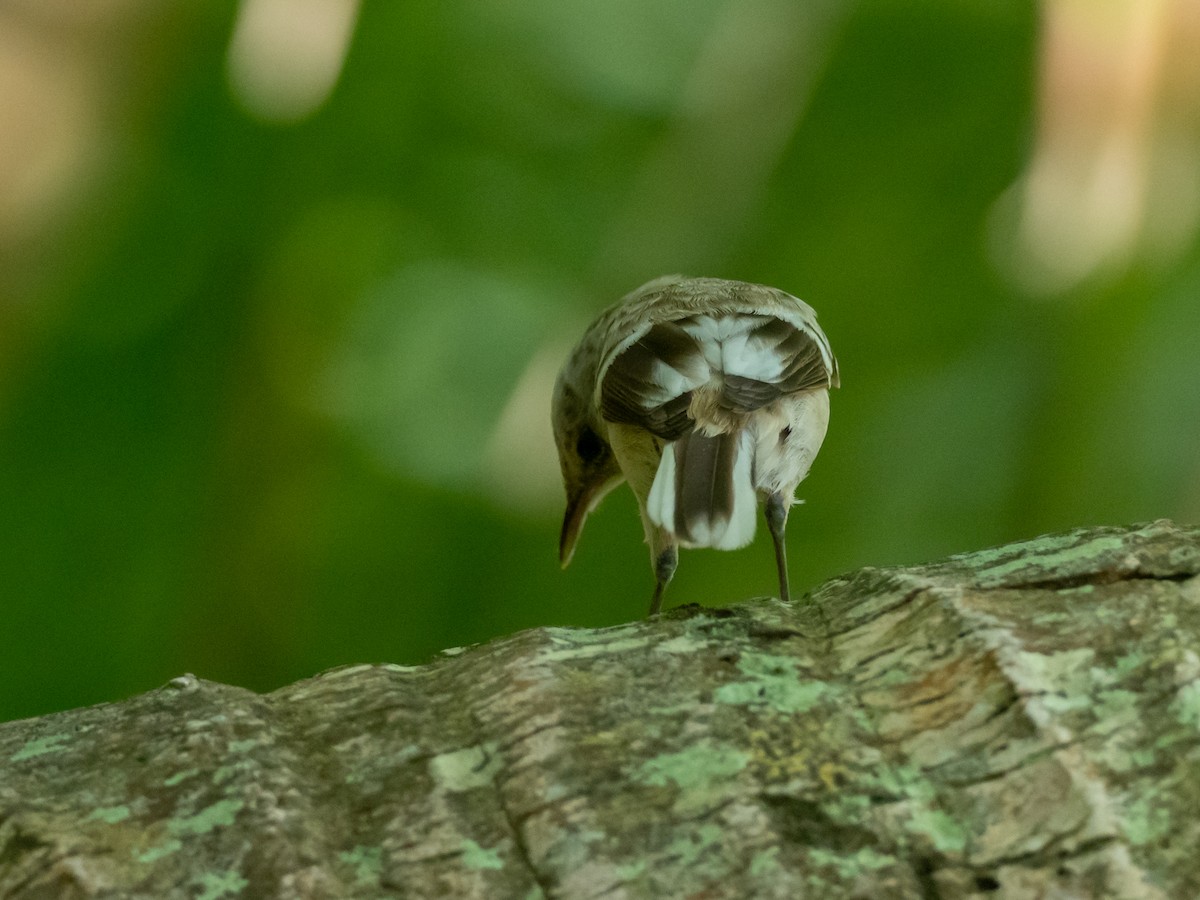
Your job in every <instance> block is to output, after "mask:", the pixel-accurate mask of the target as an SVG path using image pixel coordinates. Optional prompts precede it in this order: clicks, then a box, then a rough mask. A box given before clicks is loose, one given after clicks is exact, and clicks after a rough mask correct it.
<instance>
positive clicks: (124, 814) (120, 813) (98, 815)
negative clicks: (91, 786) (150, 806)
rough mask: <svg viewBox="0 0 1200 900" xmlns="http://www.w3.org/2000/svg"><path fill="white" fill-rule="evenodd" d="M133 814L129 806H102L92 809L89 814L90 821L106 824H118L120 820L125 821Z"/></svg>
mask: <svg viewBox="0 0 1200 900" xmlns="http://www.w3.org/2000/svg"><path fill="white" fill-rule="evenodd" d="M130 815H132V813H131V811H130V809H129V807H128V806H125V805H121V806H102V807H100V808H99V809H94V810H92V813H91V815H89V816H88V821H90V822H104V823H105V824H106V825H116V824H117V823H118V822H124V821H125V820H126V819H128V818H129V817H130Z"/></svg>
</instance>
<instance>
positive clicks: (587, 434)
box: [575, 425, 608, 463]
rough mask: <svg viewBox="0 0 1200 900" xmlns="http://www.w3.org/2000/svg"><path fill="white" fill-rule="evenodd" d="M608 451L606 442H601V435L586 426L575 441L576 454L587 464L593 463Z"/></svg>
mask: <svg viewBox="0 0 1200 900" xmlns="http://www.w3.org/2000/svg"><path fill="white" fill-rule="evenodd" d="M607 449H608V448H607V447H605V446H604V441H602V440H600V435H598V434H596V432H594V431H592V429H591V428H589V427H588V426H586V425H584V426H583V430H582V431H581V432H579V438H578V439H577V440H576V441H575V452H576V453H578V454H579V458H580V459H582V460H583V461H584V462H585V463H593V462H595V461H596V460H598V459H599V458H600V457H601V456H603V455H604V453H605V452H606V450H607Z"/></svg>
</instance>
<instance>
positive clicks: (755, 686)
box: [713, 650, 831, 715]
mask: <svg viewBox="0 0 1200 900" xmlns="http://www.w3.org/2000/svg"><path fill="white" fill-rule="evenodd" d="M737 667H738V671H740V672H741V673H742V674H743V675H745V676H746V678H745V680H742V681H734V682H730V683H728V684H723V685H721V686H720V687H719V688H717V690H716V691H715V692H714V694H713V699H715V700H716V701H717V702H718V703H728V704H731V705H735V706H763V707H768V708H770V709H773V710H775V711H776V712H780V713H784V714H785V715H795V714H796V713H803V712H808V711H809V710H811V709H812V708H813V707H815V706H816V705H817V704H818V703H819V702H820V701H821V699H822V698H823V697H824V696H825V695H826V694H827V693H829V691H830V690H831V688H830V686H829V683H828V682H825V681H819V680H816V679H811V678H805V677H803V676H802V675H801V674H800V672H799V667H798V664H797V662H796V660H795V659H792V658H791V657H788V656H778V655H775V654H771V653H762V652H760V651H756V650H747V651H745V652H743V653H742V654H741V656H740V657H739V659H738V663H737Z"/></svg>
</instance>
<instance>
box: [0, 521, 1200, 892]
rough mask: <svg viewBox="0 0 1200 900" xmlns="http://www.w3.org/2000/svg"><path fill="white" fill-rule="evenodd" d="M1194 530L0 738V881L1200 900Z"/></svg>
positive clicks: (502, 643)
mask: <svg viewBox="0 0 1200 900" xmlns="http://www.w3.org/2000/svg"><path fill="white" fill-rule="evenodd" d="M1197 573H1200V529H1195V528H1183V527H1178V526H1175V525H1173V524H1171V523H1170V522H1165V521H1160V522H1155V523H1152V524H1149V525H1142V526H1133V527H1130V528H1115V527H1113V528H1109V527H1105V528H1088V529H1080V530H1077V531H1073V532H1069V533H1066V534H1059V535H1050V536H1046V537H1041V538H1037V539H1034V540H1031V541H1025V542H1021V543H1017V544H1011V545H1008V546H1005V547H1001V548H998V549H993V550H986V551H980V552H977V553H971V554H965V555H961V556H956V557H951V558H949V559H947V560H944V561H942V562H939V563H936V564H931V565H924V566H914V567H908V568H891V569H873V568H868V569H863V570H861V571H858V572H855V573H853V574H850V575H847V576H843V577H839V578H835V579H833V580H831V581H829V582H827V583H826V584H824V585H823V586H821V587H820V588H818V589H817V590H816V591H814V592H813V593H812V594H810V595H809V596H808V597H806V598H804V599H803V600H801V601H798V602H796V603H794V604H792V605H784V604H782V603H780V602H778V601H775V600H758V601H750V602H747V603H745V604H742V605H739V606H736V607H733V608H731V609H701V608H696V607H690V608H683V609H678V610H674V611H672V612H670V613H667V614H665V615H663V616H662V617H660V618H658V619H655V620H648V621H642V622H635V623H631V624H628V625H622V626H618V627H614V628H606V629H599V630H584V629H567V628H541V629H536V630H532V631H527V632H523V633H521V634H517V635H514V636H512V637H509V638H504V639H501V640H496V641H493V642H491V643H488V644H486V645H482V646H477V647H472V648H468V649H465V650H457V651H452V652H448V653H445V654H443V655H442V656H440V657H439V658H438V659H437V660H435V661H434V662H432V663H430V664H428V665H424V666H419V667H404V666H394V665H380V666H356V667H350V668H343V669H337V670H333V671H331V672H327V673H325V674H323V675H320V676H318V677H316V678H312V679H309V680H306V681H303V682H299V683H297V684H294V685H291V686H288V687H285V688H283V689H281V690H278V691H275V692H273V693H271V694H267V695H258V694H254V693H252V692H250V691H246V690H243V689H240V688H235V687H229V686H226V685H221V684H215V683H211V682H206V681H202V680H199V679H196V678H194V677H191V676H184V677H181V678H178V679H175V680H174V681H172V682H171V683H170V684H168V685H166V686H164V687H162V688H160V689H158V690H154V691H151V692H149V693H146V694H143V695H141V696H138V697H134V698H132V699H129V700H126V701H123V702H120V703H112V704H106V705H101V706H96V707H91V708H87V709H79V710H73V711H69V712H64V713H57V714H53V715H48V716H44V717H42V718H38V719H29V720H25V721H20V722H10V723H7V724H4V725H0V897H4V898H57V897H79V898H89V897H121V898H174V897H181V898H182V897H187V898H204V900H217V898H225V897H230V898H233V897H247V898H258V897H289V898H290V897H296V898H326V897H327V898H351V897H352V898H368V900H369V898H392V897H478V898H489V900H490V898H506V897H514V898H529V900H533V898H539V897H542V898H553V897H563V898H589V897H596V898H601V897H603V898H614V900H615V898H643V897H644V898H652V897H654V898H657V897H704V898H724V897H763V898H771V897H778V898H803V897H813V898H841V897H847V898H851V897H853V898H888V897H897V898H907V897H912V898H920V900H929V898H959V897H979V898H1042V897H1062V898H1092V897H1094V898H1126V897H1128V898H1139V900H1141V898H1151V900H1153V898H1164V900H1166V898H1178V897H1197V896H1200V853H1197V847H1200V817H1197V816H1196V814H1195V810H1196V809H1197V808H1198V807H1200V579H1198V578H1197Z"/></svg>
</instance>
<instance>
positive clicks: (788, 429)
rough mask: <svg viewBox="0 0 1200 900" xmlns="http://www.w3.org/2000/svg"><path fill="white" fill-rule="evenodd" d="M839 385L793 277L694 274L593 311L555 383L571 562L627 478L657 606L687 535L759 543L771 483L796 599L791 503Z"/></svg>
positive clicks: (699, 543)
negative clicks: (784, 286)
mask: <svg viewBox="0 0 1200 900" xmlns="http://www.w3.org/2000/svg"><path fill="white" fill-rule="evenodd" d="M837 385H838V368H837V360H836V359H835V358H834V355H833V352H832V350H831V349H830V347H829V342H828V340H827V339H826V337H825V334H824V333H823V332H822V331H821V329H820V327H819V326H818V325H817V316H816V313H815V312H814V311H813V310H812V308H811V307H810V306H808V305H807V304H806V303H804V302H803V301H801V300H797V299H796V298H795V297H792V296H791V295H789V294H786V293H784V292H783V291H780V290H777V289H775V288H771V287H766V286H764V285H758V284H748V283H746V282H741V281H725V280H722V279H717V278H684V277H682V276H669V277H666V278H660V279H657V280H655V281H652V282H650V283H649V284H646V285H643V286H642V287H640V288H638V289H637V290H636V291H634V292H633V293H631V294H629V295H628V296H626V297H625V298H624V299H622V300H621V301H620V302H619V303H618V304H616V305H615V306H613V307H610V308H609V309H608V310H606V311H605V312H604V313H602V314H601V315H600V317H599V318H598V319H597V320H596V321H595V322H594V323H592V325H591V327H589V328H588V330H587V332H586V333H585V334H584V336H583V339H582V340H581V341H580V342H579V344H578V345H577V346H576V347H575V349H574V350H573V351H572V353H571V355H570V357H569V358H568V359H567V362H566V364H565V365H564V366H563V369H562V372H561V373H560V374H559V377H558V382H557V384H556V385H555V390H554V408H553V419H554V434H555V441H556V443H557V445H558V453H559V461H560V463H561V466H562V474H563V482H564V484H565V486H566V490H567V511H566V516H565V517H564V520H563V529H562V536H561V540H560V545H559V551H560V557H561V560H562V563H563V565H564V566H565V565H566V564H567V563H568V562H570V560H571V556H572V554H573V553H574V550H575V544H576V541H577V540H578V538H579V533H580V530H581V529H582V527H583V522H584V520H585V519H586V517H587V514H588V513H589V512H590V511H591V510H592V509H594V508H595V507H596V505H597V504H598V503H599V502H600V500H601V499H602V498H603V497H604V495H605V494H607V493H608V491H610V490H611V489H612V488H613V487H615V486H616V485H617V484H619V483H620V482H621V480H622V479H624V480H627V481H628V482H629V485H630V487H631V488H632V489H633V492H634V494H635V495H636V496H637V499H638V504H639V507H640V509H641V513H642V523H643V526H644V528H645V532H646V539H647V541H648V542H649V544H650V550H651V559H652V563H653V565H654V570H655V579H656V586H655V591H654V598H653V600H652V602H651V609H650V612H651V614H653V613H655V612H657V611H658V608H659V605H660V603H661V600H662V593H663V590H664V589H665V588H666V585H667V582H668V581H670V579H671V576H672V574H674V571H675V566H676V562H677V550H676V548H677V547H679V546H683V547H716V548H718V549H723V550H732V549H736V548H738V547H743V546H745V545H746V544H748V543H750V541H751V540H752V539H753V538H754V530H755V520H756V513H757V507H758V499H759V497H760V496H761V497H762V498H763V499H764V501H765V504H766V514H767V523H768V527H769V528H770V530H771V535H772V538H773V540H774V542H775V551H776V560H777V563H778V568H779V578H780V593H781V596H782V597H783V598H784V599H787V597H788V584H787V566H786V557H785V553H784V541H783V535H784V526H785V524H786V521H787V511H788V508H789V507H790V506H791V504H792V503H793V502H794V494H795V490H796V486H797V485H798V484H799V483H800V482H801V481H802V480H803V479H804V477H805V476H806V475H807V474H808V470H809V467H810V466H811V465H812V462H813V459H814V458H815V457H816V454H817V451H818V450H819V449H820V447H821V442H822V441H823V440H824V438H825V429H826V426H827V424H828V421H829V388H831V387H836V386H837Z"/></svg>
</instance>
